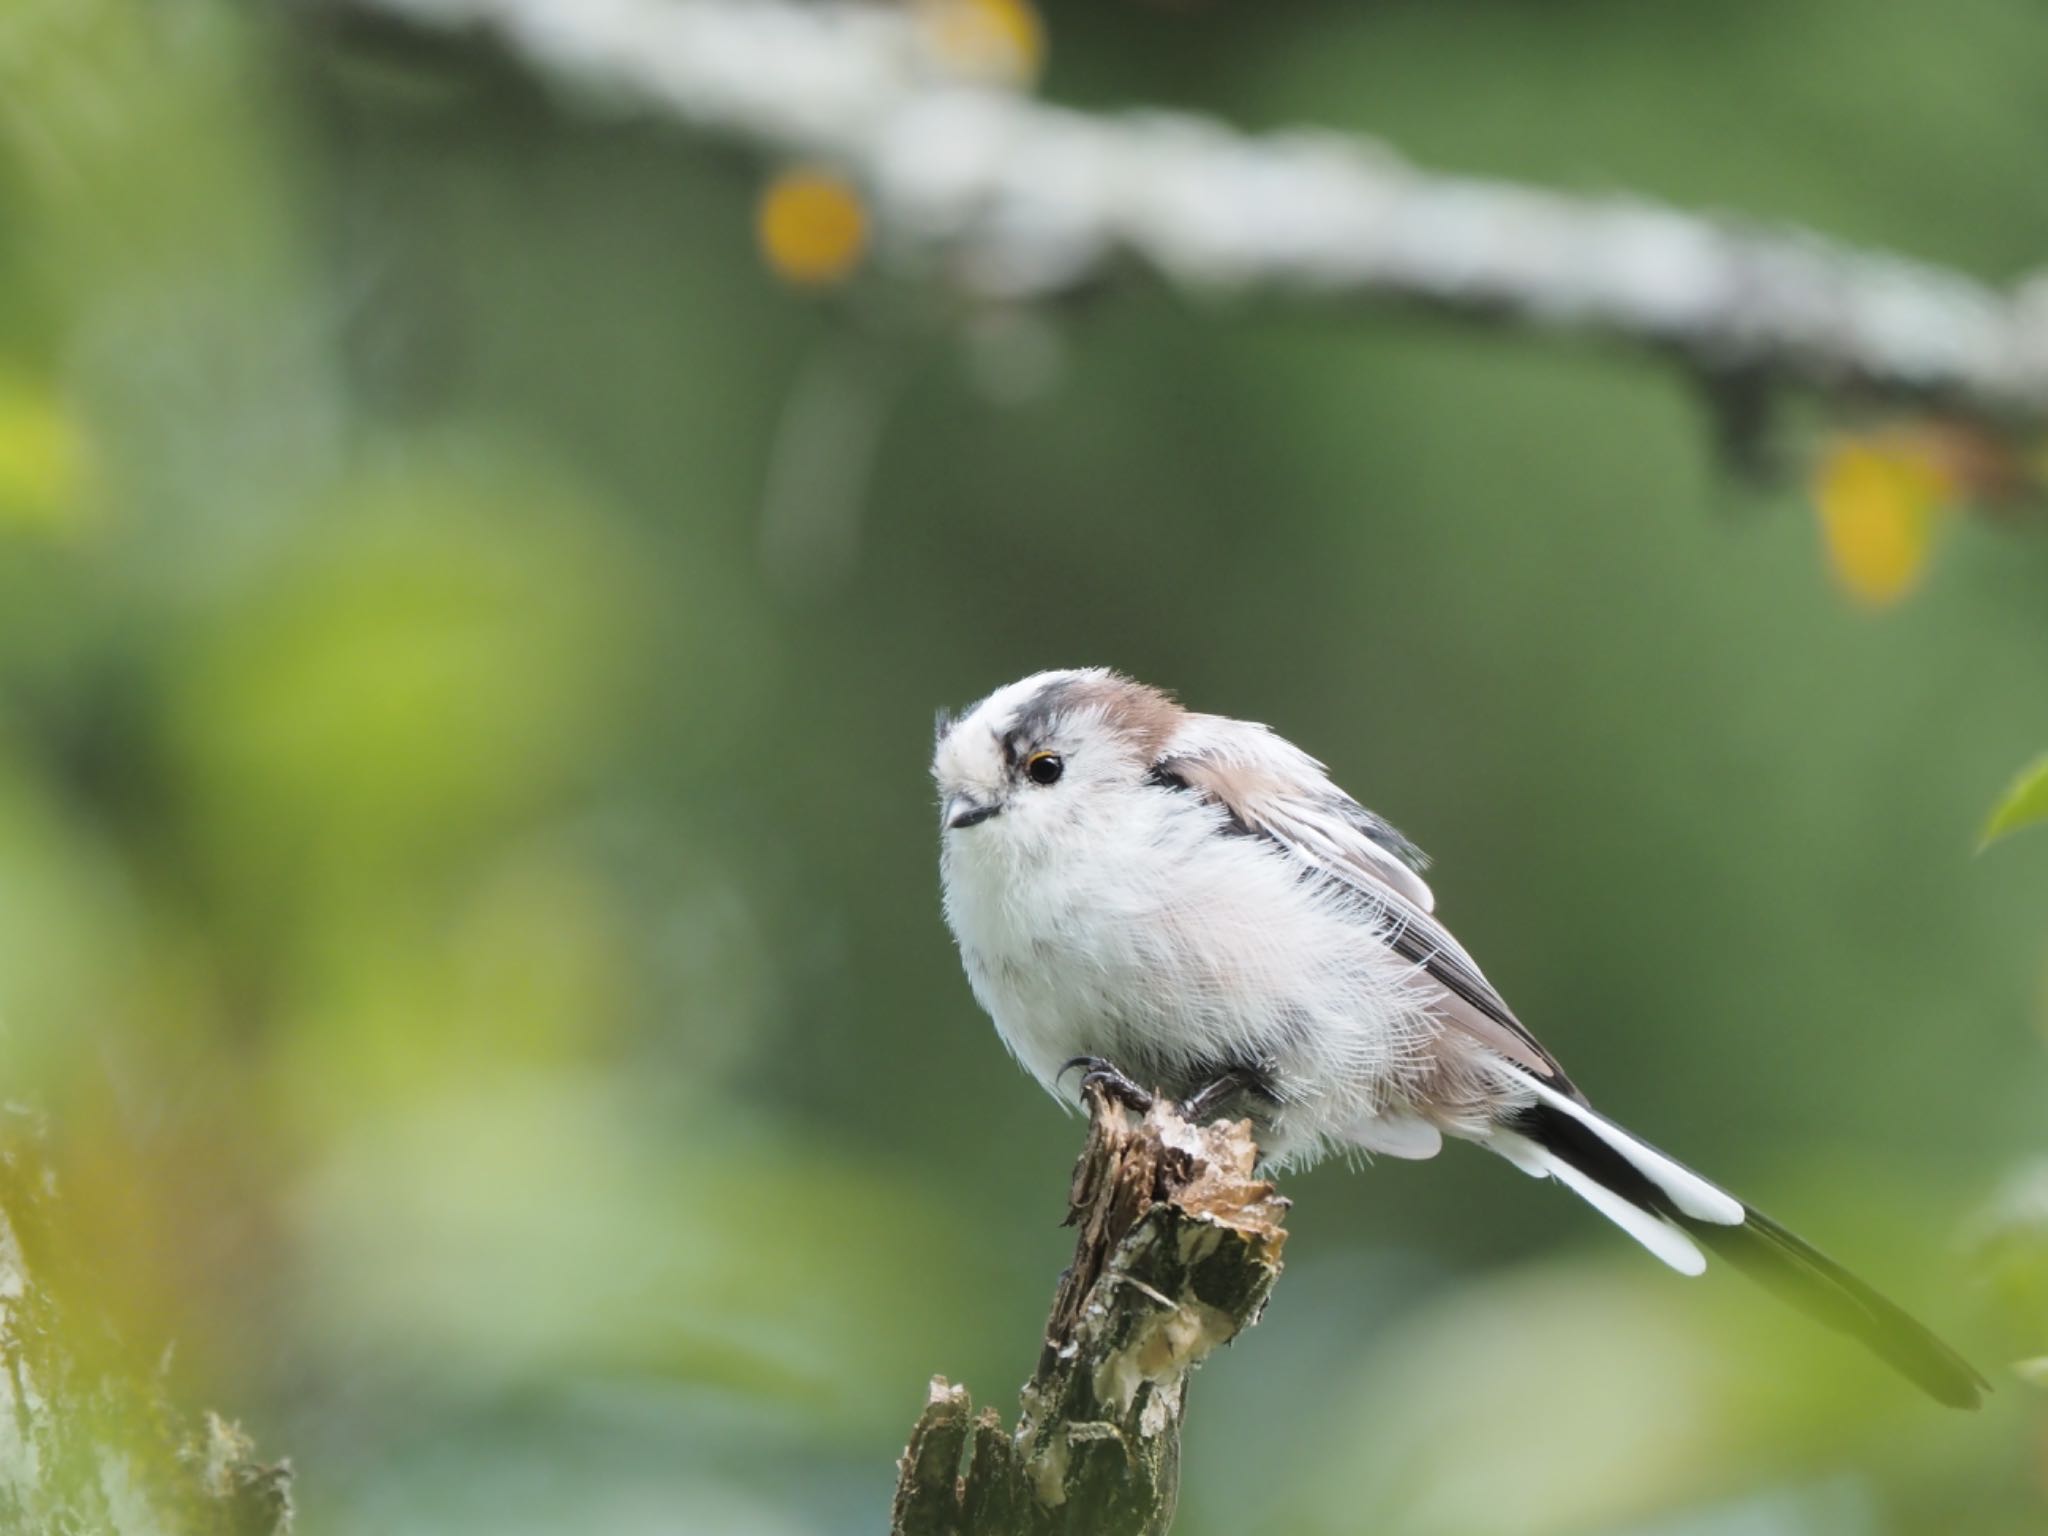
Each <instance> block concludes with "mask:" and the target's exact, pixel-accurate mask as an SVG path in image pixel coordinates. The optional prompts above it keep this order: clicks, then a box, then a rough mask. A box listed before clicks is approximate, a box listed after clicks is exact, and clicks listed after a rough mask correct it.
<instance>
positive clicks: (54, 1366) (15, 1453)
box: [0, 1110, 291, 1536]
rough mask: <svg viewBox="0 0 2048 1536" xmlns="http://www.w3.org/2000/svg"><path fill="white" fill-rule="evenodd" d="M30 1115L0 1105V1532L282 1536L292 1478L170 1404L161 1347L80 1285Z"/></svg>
mask: <svg viewBox="0 0 2048 1536" xmlns="http://www.w3.org/2000/svg"><path fill="white" fill-rule="evenodd" d="M62 1213H63V1203H62V1199H61V1191H60V1190H59V1188H58V1186H57V1182H56V1180H55V1178H54V1176H53V1175H52V1174H51V1172H50V1170H49V1167H48V1164H47V1161H46V1159H45V1157H44V1154H43V1138H42V1136H41V1135H40V1134H39V1131H38V1127H37V1125H36V1121H35V1118H34V1117H33V1116H32V1115H29V1114H27V1113H25V1112H23V1111H20V1110H0V1531H4V1532H6V1533H7V1536H80V1533H84V1532H92V1533H95V1536H99V1533H106V1536H283V1533H285V1532H286V1531H288V1530H289V1529H290V1526H291V1494H290V1482H291V1472H290V1469H289V1467H288V1466H286V1465H285V1464H282V1463H279V1464H275V1465H265V1464H263V1463H261V1462H259V1461H257V1459H256V1457H255V1453H254V1447H253V1446H251V1444H250V1443H249V1441H248V1440H247V1439H246V1438H245V1437H244V1436H243V1435H242V1434H241V1432H240V1431H239V1430H238V1429H236V1428H235V1426H233V1425H231V1424H229V1423H227V1422H226V1421H225V1420H223V1419H221V1418H220V1417H219V1416H218V1415H216V1414H212V1413H204V1414H193V1413H187V1412H185V1411H182V1410H180V1409H179V1408H177V1407H176V1406H175V1405H173V1403H172V1402H171V1400H170V1396H169V1393H168V1391H167V1385H166V1381H165V1371H164V1367H163V1365H162V1364H161V1363H153V1364H152V1365H150V1366H149V1367H147V1368H145V1367H142V1366H139V1365H138V1364H137V1362H138V1361H140V1360H144V1359H147V1360H149V1361H151V1362H161V1361H162V1360H163V1359H164V1351H163V1348H162V1345H161V1343H160V1342H158V1343H156V1344H152V1345H146V1346H144V1345H139V1344H138V1342H137V1341H134V1340H128V1339H124V1338H122V1337H121V1336H120V1335H119V1333H118V1331H117V1330H116V1329H115V1328H114V1327H113V1326H112V1324H111V1323H110V1322H109V1321H108V1320H107V1319H105V1318H103V1317H99V1316H96V1315H91V1309H90V1307H89V1304H85V1303H83V1302H81V1301H80V1300H79V1298H80V1296H81V1295H82V1294H83V1293H84V1292H85V1290H86V1289H87V1288H86V1287H84V1286H82V1285H79V1284H77V1283H76V1282H77V1281H78V1279H79V1277H80V1275H81V1268H80V1266H81V1265H82V1264H84V1263H86V1262H88V1261H89V1256H86V1255H81V1254H79V1253H77V1252H75V1251H73V1249H72V1247H71V1246H70V1245H69V1244H68V1243H67V1242H66V1239H65V1233H64V1229H63V1222H62Z"/></svg>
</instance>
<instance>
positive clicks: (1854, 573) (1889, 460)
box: [1814, 432, 1961, 608]
mask: <svg viewBox="0 0 2048 1536" xmlns="http://www.w3.org/2000/svg"><path fill="white" fill-rule="evenodd" d="M1960 489H1961V487H1960V485H1959V482H1958V476H1957V470H1956V466H1955V464H1954V462H1953V459H1952V457H1951V455H1949V454H1948V453H1947V452H1946V451H1945V450H1944V448H1943V445H1942V443H1941V440H1940V438H1939V437H1938V436H1936V435H1935V434H1931V433H1926V434H1923V433H1917V432H1887V433H1883V434H1880V435H1873V436H1868V437H1843V438H1839V439H1837V440H1836V441H1835V442H1834V443H1832V444H1830V445H1829V447H1828V449H1827V450H1826V452H1825V453H1823V454H1822V455H1821V459H1820V464H1819V467H1818V470H1817V472H1816V474H1815V477H1814V501H1815V504H1816V506H1817V508H1818V509H1819V512H1820V525H1821V535H1822V537H1823V538H1824V539H1825V540H1826V543H1827V551H1828V560H1829V563H1830V564H1831V565H1832V566H1833V568H1834V573H1835V579H1836V580H1837V581H1839V582H1840V583H1841V585H1842V586H1843V588H1844V589H1846V590H1847V591H1848V593H1849V594H1850V595H1851V596H1852V597H1854V598H1856V599H1858V600H1859V601H1861V602H1864V603H1868V604H1870V605H1871V606H1872V607H1879V608H1882V607H1886V606H1889V605H1890V604H1892V603H1895V602H1897V601H1898V600H1899V599H1900V598H1902V597H1904V596H1906V594H1907V593H1909V592H1911V591H1912V590H1913V589H1914V588H1915V587H1917V586H1918V585H1919V584H1920V580H1921V578H1922V577H1923V576H1924V575H1925V574H1926V570H1927V562H1928V559H1929V557H1930V555H1931V554H1932V553H1933V549H1934V541H1935V539H1936V537H1937V536H1938V535H1939V533H1940V531H1941V528H1942V526H1943V524H1944V523H1945V522H1946V521H1947V517H1948V514H1949V513H1950V512H1951V511H1952V510H1953V505H1954V501H1955V498H1956V495H1957V492H1958V491H1959V490H1960Z"/></svg>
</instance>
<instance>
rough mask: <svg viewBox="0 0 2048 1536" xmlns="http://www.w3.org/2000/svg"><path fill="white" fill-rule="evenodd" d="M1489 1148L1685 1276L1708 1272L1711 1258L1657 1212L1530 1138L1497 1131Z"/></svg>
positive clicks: (1489, 1140) (1489, 1143) (1491, 1138)
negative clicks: (1554, 1185)
mask: <svg viewBox="0 0 2048 1536" xmlns="http://www.w3.org/2000/svg"><path fill="white" fill-rule="evenodd" d="M1485 1145H1486V1146H1488V1147H1489V1148H1491V1149H1492V1150H1493V1151H1495V1152H1498V1153H1499V1154H1500V1155H1501V1156H1502V1157H1504V1158H1506V1159H1507V1160H1508V1161H1509V1162H1511V1163H1513V1164H1514V1165H1515V1166H1516V1167H1517V1168H1519V1169H1521V1170H1522V1172H1524V1173H1526V1174H1529V1175H1531V1176H1532V1177H1535V1178H1545V1177H1548V1178H1553V1179H1555V1180H1557V1182H1558V1183H1560V1184H1562V1185H1563V1186H1564V1187H1565V1188H1566V1189H1568V1190H1570V1191H1571V1192H1572V1193H1573V1194H1575V1195H1577V1196H1578V1197H1579V1198H1580V1199H1581V1200H1584V1201H1585V1202H1586V1203H1587V1204H1588V1205H1590V1206H1592V1207H1593V1209H1594V1210H1596V1211H1598V1212H1599V1213H1600V1214H1601V1215H1602V1216H1605V1217H1606V1218H1607V1219H1608V1220H1609V1221H1611V1222H1613V1223H1614V1224H1615V1225H1616V1226H1617V1227H1619V1228H1621V1230H1622V1231H1624V1232H1626V1233H1627V1234H1628V1235H1629V1236H1630V1237H1632V1238H1634V1239H1635V1240H1636V1241H1637V1242H1639V1243H1641V1244H1642V1245H1643V1246H1644V1247H1645V1248H1647V1249H1649V1250H1650V1252H1652V1253H1654V1254H1655V1255H1656V1256H1657V1257H1658V1258H1660V1259H1662V1260H1663V1261H1664V1262H1665V1263H1666V1264H1669V1265H1670V1266H1671V1267H1672V1268H1673V1269H1675V1270H1677V1271H1678V1272H1679V1273H1680V1274H1681V1275H1697V1274H1701V1273H1703V1272H1704V1271H1705V1269H1706V1267H1707V1256H1706V1255H1705V1254H1703V1253H1701V1252H1700V1250H1699V1249H1698V1247H1696V1246H1695V1245H1694V1243H1693V1240H1692V1239H1691V1238H1689V1237H1687V1236H1686V1235H1685V1234H1684V1233H1683V1232H1681V1231H1679V1230H1678V1228H1676V1227H1674V1226H1673V1225H1671V1223H1670V1222H1668V1221H1666V1220H1665V1219H1664V1218H1663V1217H1661V1216H1659V1215H1657V1214H1656V1213H1655V1212H1653V1211H1646V1210H1644V1209H1643V1208H1642V1207H1641V1206H1637V1205H1631V1204H1629V1202H1628V1201H1626V1200H1624V1199H1622V1197H1621V1196H1620V1195H1617V1194H1616V1193H1615V1192H1614V1191H1613V1190H1611V1189H1609V1188H1607V1187H1606V1186H1605V1185H1604V1184H1600V1183H1597V1182H1596V1181H1594V1180H1593V1179H1590V1178H1588V1177H1587V1176H1586V1175H1585V1174H1583V1173H1581V1172H1579V1170H1578V1169H1576V1168H1574V1167H1572V1166H1571V1164H1569V1163H1567V1162H1565V1161H1564V1160H1563V1159H1562V1158H1559V1157H1556V1156H1554V1155H1553V1154H1551V1153H1549V1152H1547V1151H1545V1150H1544V1149H1543V1148H1542V1147H1539V1146H1537V1145H1536V1143H1535V1142H1533V1141H1530V1140H1529V1139H1528V1138H1527V1137H1525V1136H1518V1135H1516V1134H1515V1133H1514V1132H1513V1131H1505V1130H1502V1131H1495V1132H1494V1133H1493V1134H1492V1135H1491V1136H1489V1137H1487V1138H1486V1142H1485Z"/></svg>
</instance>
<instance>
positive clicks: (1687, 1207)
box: [1501, 1062, 1749, 1227]
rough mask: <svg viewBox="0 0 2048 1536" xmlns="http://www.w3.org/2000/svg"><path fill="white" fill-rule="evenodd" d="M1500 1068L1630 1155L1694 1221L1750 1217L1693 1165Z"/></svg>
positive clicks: (1728, 1223) (1728, 1222) (1727, 1223)
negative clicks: (1694, 1168)
mask: <svg viewBox="0 0 2048 1536" xmlns="http://www.w3.org/2000/svg"><path fill="white" fill-rule="evenodd" d="M1501 1067H1502V1070H1503V1071H1505V1072H1508V1073H1510V1074H1511V1075H1512V1076H1514V1077H1515V1078H1517V1079H1518V1080H1520V1081H1521V1082H1522V1083H1524V1084H1526V1085H1527V1086H1528V1087H1529V1088H1531V1089H1533V1090H1534V1091H1535V1093H1536V1096H1537V1097H1538V1098H1540V1099H1541V1100H1543V1102H1544V1103H1546V1104H1548V1105H1549V1106H1550V1107H1551V1108H1553V1109H1555V1110H1558V1111H1560V1112H1561V1113H1564V1114H1567V1115H1570V1116H1571V1117H1572V1118H1573V1119H1574V1120H1576V1121H1578V1122H1579V1123H1580V1124H1581V1125H1583V1126H1585V1127H1586V1128H1587V1129H1588V1130H1590V1131H1592V1133H1593V1134H1594V1135H1595V1136H1598V1137H1599V1138H1600V1139H1601V1140H1602V1141H1604V1142H1606V1143H1607V1145H1608V1146H1610V1147H1612V1148H1614V1150H1615V1151H1617V1152H1619V1153H1620V1154H1621V1155H1622V1156H1623V1157H1625V1158H1627V1159H1628V1161H1629V1165H1630V1166H1631V1167H1633V1168H1634V1169H1635V1170H1636V1172H1638V1173H1640V1174H1641V1175H1642V1176H1643V1177H1644V1178H1646V1179H1648V1180H1649V1181H1650V1182H1651V1183H1652V1184H1654V1185H1656V1186H1657V1187H1658V1188H1659V1189H1661V1190H1663V1191H1664V1193H1665V1194H1667V1195H1669V1196H1670V1197H1671V1203H1672V1204H1673V1205H1675V1206H1677V1207H1678V1209H1679V1210H1680V1211H1681V1212H1682V1213H1684V1214H1685V1215H1687V1216H1690V1217H1692V1218H1693V1220H1695V1221H1711V1222H1713V1223H1714V1224H1715V1225H1716V1226H1721V1227H1739V1226H1741V1225H1742V1223H1743V1222H1744V1221H1745V1220H1746V1219H1747V1218H1748V1216H1749V1212H1748V1211H1747V1210H1746V1209H1744V1207H1743V1204H1742V1202H1741V1201H1740V1200H1738V1199H1736V1198H1735V1197H1734V1196H1733V1195H1731V1194H1729V1193H1728V1192H1727V1191H1726V1190H1725V1189H1719V1188H1716V1187H1715V1186H1714V1185H1712V1184H1709V1183H1708V1182H1707V1181H1706V1180H1705V1179H1703V1178H1701V1177H1700V1176H1699V1175H1698V1174H1696V1173H1694V1172H1693V1171H1692V1170H1691V1169H1690V1168H1687V1167H1685V1166H1684V1165H1683V1164H1681V1163H1675V1162H1673V1161H1672V1160H1671V1159H1670V1158H1668V1157H1666V1156H1665V1155H1664V1154H1663V1153H1662V1152H1659V1151H1658V1150H1657V1149H1656V1148H1655V1147H1653V1146H1650V1145H1649V1144H1648V1143H1646V1142H1641V1141H1637V1140H1636V1139H1635V1137H1633V1136H1631V1135H1629V1133H1628V1132H1627V1131H1624V1130H1623V1129H1622V1128H1621V1127H1620V1126H1618V1125H1616V1124H1615V1123H1614V1122H1613V1121H1612V1120H1609V1119H1608V1118H1607V1117H1606V1116H1605V1115H1602V1114H1599V1113H1597V1112H1596V1111H1594V1110H1591V1109H1588V1108H1587V1107H1586V1106H1585V1105H1583V1104H1581V1103H1580V1102H1579V1101H1578V1100H1577V1099H1572V1098H1567V1097H1566V1096H1565V1095H1563V1094H1561V1093H1559V1092H1558V1091H1557V1090H1556V1089H1555V1088H1551V1087H1548V1086H1546V1085H1545V1084H1543V1083H1541V1082H1539V1081H1537V1079H1536V1078H1534V1077H1532V1076H1531V1075H1530V1074H1529V1073H1527V1072H1524V1071H1522V1070H1521V1069H1520V1068H1518V1067H1512V1066H1508V1065H1507V1064H1506V1063H1505V1062H1503V1063H1502V1064H1501Z"/></svg>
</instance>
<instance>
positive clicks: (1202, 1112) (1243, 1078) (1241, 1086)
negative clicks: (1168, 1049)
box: [1180, 1066, 1280, 1125]
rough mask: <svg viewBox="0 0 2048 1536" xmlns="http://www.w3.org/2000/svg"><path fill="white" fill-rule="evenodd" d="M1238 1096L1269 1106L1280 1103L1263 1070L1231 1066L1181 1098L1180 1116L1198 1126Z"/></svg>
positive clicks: (1270, 1081)
mask: <svg viewBox="0 0 2048 1536" xmlns="http://www.w3.org/2000/svg"><path fill="white" fill-rule="evenodd" d="M1239 1097H1242V1098H1246V1099H1257V1100H1258V1101H1259V1102H1261V1103H1262V1104H1265V1105H1267V1106H1268V1107H1271V1106H1274V1105H1277V1104H1279V1102H1280V1095H1279V1093H1278V1092H1276V1091H1275V1090H1274V1087H1273V1079H1272V1078H1271V1076H1269V1075H1268V1074H1267V1073H1266V1072H1265V1071H1263V1070H1261V1069H1260V1068H1258V1067H1245V1066H1237V1067H1230V1068H1228V1069H1227V1070H1225V1071H1223V1072H1220V1073H1218V1074H1217V1075H1216V1077H1215V1078H1213V1079H1211V1080H1210V1081H1209V1082H1208V1083H1205V1084H1204V1085H1203V1086H1202V1087H1200V1088H1197V1089H1196V1090H1195V1091H1194V1092H1193V1093H1191V1094H1189V1095H1188V1096H1187V1097H1186V1098H1185V1099H1182V1100H1181V1102H1180V1113H1181V1118H1182V1119H1183V1120H1186V1121H1188V1122H1189V1123H1190V1124H1193V1125H1200V1124H1201V1123H1202V1121H1203V1119H1204V1117H1206V1116H1207V1115H1208V1114H1210V1112H1211V1111H1213V1110H1215V1109H1216V1108H1217V1107H1218V1106H1219V1105H1221V1104H1224V1103H1227V1102H1228V1101H1229V1100H1231V1099H1233V1098H1239Z"/></svg>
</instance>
